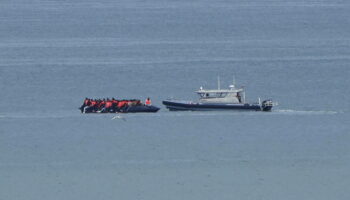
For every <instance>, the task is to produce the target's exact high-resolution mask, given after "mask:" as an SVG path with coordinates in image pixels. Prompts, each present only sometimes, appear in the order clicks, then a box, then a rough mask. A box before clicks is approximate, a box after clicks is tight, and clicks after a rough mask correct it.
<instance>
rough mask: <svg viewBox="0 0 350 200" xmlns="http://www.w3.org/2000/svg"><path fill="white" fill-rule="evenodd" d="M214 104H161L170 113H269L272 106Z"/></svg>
mask: <svg viewBox="0 0 350 200" xmlns="http://www.w3.org/2000/svg"><path fill="white" fill-rule="evenodd" d="M266 102H267V101H263V102H262V104H261V105H260V104H248V103H246V104H243V103H239V104H221V103H220V104H219V103H217V104H215V103H192V102H186V101H175V100H165V101H163V104H164V105H165V106H166V108H167V109H169V110H170V111H186V110H190V111H212V110H253V111H271V109H272V105H268V104H266Z"/></svg>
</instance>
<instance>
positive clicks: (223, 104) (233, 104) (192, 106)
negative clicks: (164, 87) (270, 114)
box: [163, 79, 276, 111]
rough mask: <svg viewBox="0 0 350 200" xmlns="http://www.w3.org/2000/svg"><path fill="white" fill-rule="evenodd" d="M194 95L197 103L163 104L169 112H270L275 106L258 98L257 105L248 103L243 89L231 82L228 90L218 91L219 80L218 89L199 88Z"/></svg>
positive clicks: (169, 101)
mask: <svg viewBox="0 0 350 200" xmlns="http://www.w3.org/2000/svg"><path fill="white" fill-rule="evenodd" d="M196 93H197V94H198V95H199V101H198V102H191V101H182V100H172V99H168V100H165V101H163V104H164V105H165V106H166V108H168V109H169V110H170V111H185V110H191V111H207V110H255V111H271V109H272V107H273V106H274V105H276V104H275V103H273V102H272V100H270V99H268V100H264V101H262V102H261V100H260V98H259V99H258V102H257V103H248V102H246V98H245V91H244V88H243V87H240V88H236V87H235V84H234V82H233V84H232V85H230V86H229V89H220V80H219V79H218V89H209V90H206V89H203V87H200V89H199V90H198V91H196Z"/></svg>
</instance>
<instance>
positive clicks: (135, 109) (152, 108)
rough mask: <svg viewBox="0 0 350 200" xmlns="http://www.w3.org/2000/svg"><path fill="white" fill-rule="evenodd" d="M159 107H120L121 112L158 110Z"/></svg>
mask: <svg viewBox="0 0 350 200" xmlns="http://www.w3.org/2000/svg"><path fill="white" fill-rule="evenodd" d="M159 109H160V108H158V107H155V106H131V107H127V108H125V109H122V110H121V112H123V113H137V112H153V113H154V112H158V110H159Z"/></svg>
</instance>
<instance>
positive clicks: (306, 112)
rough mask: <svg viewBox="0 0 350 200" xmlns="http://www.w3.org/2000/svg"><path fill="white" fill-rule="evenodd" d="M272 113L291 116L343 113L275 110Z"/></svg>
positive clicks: (336, 112)
mask: <svg viewBox="0 0 350 200" xmlns="http://www.w3.org/2000/svg"><path fill="white" fill-rule="evenodd" d="M272 113H277V114H291V115H295V114H296V115H335V114H340V113H343V112H339V111H329V110H290V109H287V110H274V111H273V112H272Z"/></svg>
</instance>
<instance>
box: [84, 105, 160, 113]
mask: <svg viewBox="0 0 350 200" xmlns="http://www.w3.org/2000/svg"><path fill="white" fill-rule="evenodd" d="M79 109H80V110H81V112H82V113H83V108H79ZM159 109H160V108H158V107H156V106H146V105H139V106H126V107H123V108H121V109H116V110H113V109H111V110H108V111H104V112H101V111H95V110H93V109H87V110H86V112H85V113H119V112H121V113H138V112H146V113H149V112H153V113H154V112H158V110H159Z"/></svg>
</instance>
